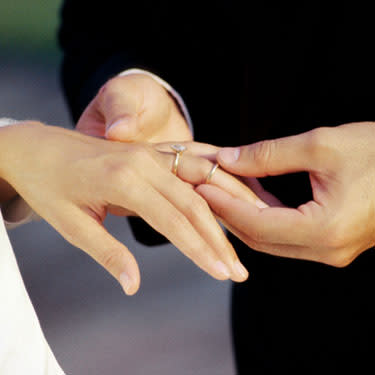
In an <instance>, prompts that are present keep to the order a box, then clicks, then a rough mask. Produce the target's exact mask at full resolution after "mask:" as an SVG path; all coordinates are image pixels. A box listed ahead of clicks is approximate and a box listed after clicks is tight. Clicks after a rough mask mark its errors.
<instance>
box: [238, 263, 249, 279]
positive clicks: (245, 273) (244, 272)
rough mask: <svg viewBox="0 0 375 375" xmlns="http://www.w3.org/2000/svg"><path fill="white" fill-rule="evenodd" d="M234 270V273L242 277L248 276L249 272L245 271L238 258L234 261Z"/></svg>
mask: <svg viewBox="0 0 375 375" xmlns="http://www.w3.org/2000/svg"><path fill="white" fill-rule="evenodd" d="M234 270H235V271H236V273H237V274H238V275H239V276H241V277H242V278H243V279H245V280H246V279H247V278H248V277H249V272H248V271H247V269H246V268H245V267H244V266H243V265H242V263H241V262H239V261H238V260H236V261H235V263H234Z"/></svg>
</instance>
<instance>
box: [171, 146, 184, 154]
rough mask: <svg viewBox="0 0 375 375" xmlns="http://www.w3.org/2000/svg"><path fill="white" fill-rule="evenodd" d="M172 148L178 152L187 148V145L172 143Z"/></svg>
mask: <svg viewBox="0 0 375 375" xmlns="http://www.w3.org/2000/svg"><path fill="white" fill-rule="evenodd" d="M171 148H172V150H174V151H176V152H183V151H185V150H186V147H185V146H183V145H178V144H175V145H171Z"/></svg>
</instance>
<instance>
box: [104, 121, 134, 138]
mask: <svg viewBox="0 0 375 375" xmlns="http://www.w3.org/2000/svg"><path fill="white" fill-rule="evenodd" d="M138 128H139V118H138V116H137V115H136V114H135V115H123V116H122V117H121V118H120V119H116V120H114V121H113V122H111V121H109V122H107V124H106V131H105V137H106V138H107V139H109V140H111V141H119V142H132V141H135V140H136V137H137V135H138V134H139V129H138Z"/></svg>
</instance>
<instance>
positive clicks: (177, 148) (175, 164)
mask: <svg viewBox="0 0 375 375" xmlns="http://www.w3.org/2000/svg"><path fill="white" fill-rule="evenodd" d="M171 149H172V150H173V151H174V152H175V153H176V156H175V158H174V162H173V167H172V173H173V174H174V175H175V176H177V168H178V163H179V162H180V158H181V155H182V154H183V152H184V151H186V150H187V148H186V147H185V146H184V145H180V144H174V145H171Z"/></svg>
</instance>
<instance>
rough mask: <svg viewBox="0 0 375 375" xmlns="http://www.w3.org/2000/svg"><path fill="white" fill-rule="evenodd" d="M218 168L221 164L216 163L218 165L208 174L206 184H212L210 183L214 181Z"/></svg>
mask: <svg viewBox="0 0 375 375" xmlns="http://www.w3.org/2000/svg"><path fill="white" fill-rule="evenodd" d="M218 167H219V164H218V163H216V164H214V165H213V166H212V168H211V170H210V172H209V174H208V175H207V177H206V181H205V184H209V183H210V181H211V180H212V176H213V175H214V173H215V172H216V170H217V168H218Z"/></svg>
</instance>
